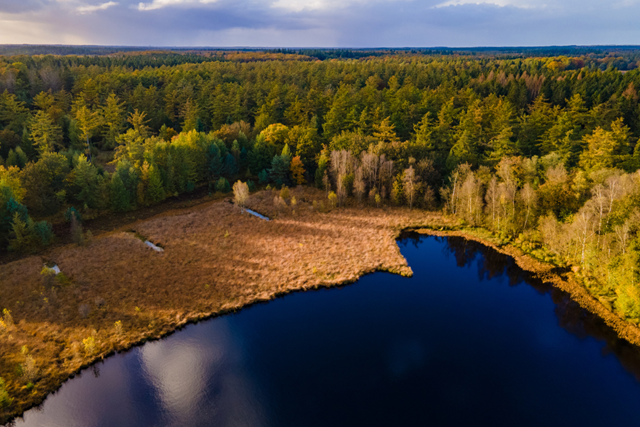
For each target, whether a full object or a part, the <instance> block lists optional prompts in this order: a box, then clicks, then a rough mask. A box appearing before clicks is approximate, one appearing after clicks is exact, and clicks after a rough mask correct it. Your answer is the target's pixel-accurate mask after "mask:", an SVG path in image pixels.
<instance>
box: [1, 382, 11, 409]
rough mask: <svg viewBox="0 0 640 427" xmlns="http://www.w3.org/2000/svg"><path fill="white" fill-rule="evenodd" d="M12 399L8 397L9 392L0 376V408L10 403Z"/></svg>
mask: <svg viewBox="0 0 640 427" xmlns="http://www.w3.org/2000/svg"><path fill="white" fill-rule="evenodd" d="M11 402H13V399H11V398H10V397H9V392H8V391H7V385H6V384H5V383H4V380H3V379H2V378H0V408H6V407H8V406H9V405H11Z"/></svg>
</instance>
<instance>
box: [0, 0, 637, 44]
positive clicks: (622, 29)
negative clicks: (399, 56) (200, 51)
mask: <svg viewBox="0 0 640 427" xmlns="http://www.w3.org/2000/svg"><path fill="white" fill-rule="evenodd" d="M639 16H640V0H606V1H605V0H556V1H551V0H487V1H486V2H485V1H483V0H0V44H23V43H24V44H92V45H122V46H125V45H126V46H214V47H240V46H243V47H354V48H358V47H433V46H449V47H473V46H548V45H609V44H619V45H621V44H640V25H638V19H637V18H638V17H639Z"/></svg>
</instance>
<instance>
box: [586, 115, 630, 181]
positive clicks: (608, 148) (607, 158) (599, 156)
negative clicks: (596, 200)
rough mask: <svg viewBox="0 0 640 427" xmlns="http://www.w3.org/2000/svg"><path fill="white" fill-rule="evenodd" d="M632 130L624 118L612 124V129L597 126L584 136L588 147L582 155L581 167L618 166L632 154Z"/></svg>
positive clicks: (590, 168) (587, 168)
mask: <svg viewBox="0 0 640 427" xmlns="http://www.w3.org/2000/svg"><path fill="white" fill-rule="evenodd" d="M629 136H630V130H629V128H628V127H627V126H625V125H624V124H623V123H622V118H620V119H618V120H616V121H615V122H613V123H612V124H611V131H606V130H604V129H602V128H600V127H599V128H597V129H596V130H595V131H594V132H593V133H592V134H591V135H585V137H584V138H583V140H584V143H585V145H586V146H587V149H586V150H585V151H584V152H582V154H581V156H580V167H582V168H584V169H585V170H587V171H594V170H599V169H605V168H614V167H617V166H618V165H619V164H620V163H622V162H624V161H627V160H629V159H630V158H631V156H630V145H629Z"/></svg>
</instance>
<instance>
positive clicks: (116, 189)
mask: <svg viewBox="0 0 640 427" xmlns="http://www.w3.org/2000/svg"><path fill="white" fill-rule="evenodd" d="M111 209H113V210H114V211H116V212H123V211H128V210H129V209H131V200H130V195H129V192H128V191H127V188H126V187H125V185H124V182H123V181H122V178H121V177H120V174H119V173H117V172H116V173H114V174H113V176H112V177H111Z"/></svg>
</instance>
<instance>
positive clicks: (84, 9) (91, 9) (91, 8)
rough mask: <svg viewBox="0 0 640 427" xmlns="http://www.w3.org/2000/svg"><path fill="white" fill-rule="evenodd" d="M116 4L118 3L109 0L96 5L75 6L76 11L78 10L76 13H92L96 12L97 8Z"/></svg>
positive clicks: (105, 7)
mask: <svg viewBox="0 0 640 427" xmlns="http://www.w3.org/2000/svg"><path fill="white" fill-rule="evenodd" d="M118 4H119V3H116V2H114V1H110V2H107V3H102V4H98V5H91V6H79V7H77V8H76V12H78V13H93V12H97V11H99V10H106V9H109V8H110V7H113V6H117V5H118Z"/></svg>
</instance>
